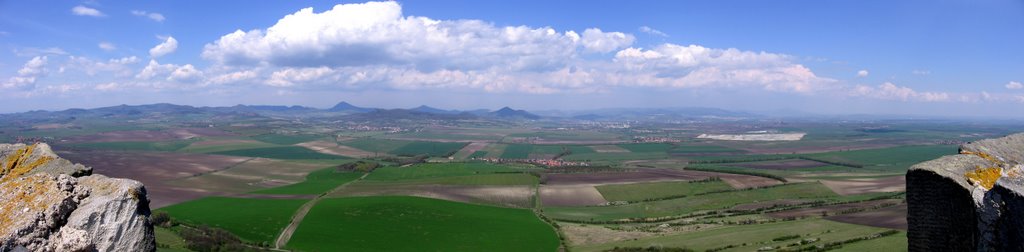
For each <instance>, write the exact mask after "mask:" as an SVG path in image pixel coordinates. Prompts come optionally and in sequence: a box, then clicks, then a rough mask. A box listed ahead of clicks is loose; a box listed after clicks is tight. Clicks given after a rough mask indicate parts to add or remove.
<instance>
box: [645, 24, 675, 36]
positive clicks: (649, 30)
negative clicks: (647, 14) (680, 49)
mask: <svg viewBox="0 0 1024 252" xmlns="http://www.w3.org/2000/svg"><path fill="white" fill-rule="evenodd" d="M640 31H641V32H643V33H647V34H651V35H655V36H659V37H668V34H665V33H664V32H661V31H659V30H657V29H654V28H651V27H648V26H646V25H645V26H640Z"/></svg>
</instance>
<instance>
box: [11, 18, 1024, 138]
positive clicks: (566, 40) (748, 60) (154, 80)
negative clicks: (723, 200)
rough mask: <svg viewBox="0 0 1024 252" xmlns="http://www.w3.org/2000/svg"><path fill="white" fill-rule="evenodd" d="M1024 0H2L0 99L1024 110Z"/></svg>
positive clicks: (19, 103) (26, 103)
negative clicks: (378, 0)
mask: <svg viewBox="0 0 1024 252" xmlns="http://www.w3.org/2000/svg"><path fill="white" fill-rule="evenodd" d="M1022 42H1024V2H1021V1H1010V0H1006V1H881V0H879V1H875V0H867V1H732V0H725V1H720V0H716V1H507V2H497V1H399V2H337V1H330V2H327V1H316V2H300V1H258V2H252V1H118V2H114V1H46V2H42V1H5V0H0V101H2V102H0V113H10V112H21V111H29V110H38V109H44V110H60V109H67V108H94V107H102V106H113V105H120V104H150V103H160V102H167V103H174V104H185V105H194V106H231V105H235V104H261V105H304V106H312V107H321V108H325V107H330V106H332V105H333V104H335V103H337V102H339V101H348V102H350V103H352V104H355V105H358V106H367V107H382V108H410V107H415V106H419V105H429V106H434V107H440V108H445V109H478V108H489V109H496V108H500V107H503V106H511V107H515V108H523V109H528V110H556V109H558V110H582V109H595V108H620V107H660V108H665V107H716V108H724V109H732V110H742V111H753V112H758V111H764V112H770V111H801V112H804V113H811V114H840V115H841V114H879V115H924V116H943V117H957V116H986V117H1005V118H1024V84H1022V82H1024V43H1022Z"/></svg>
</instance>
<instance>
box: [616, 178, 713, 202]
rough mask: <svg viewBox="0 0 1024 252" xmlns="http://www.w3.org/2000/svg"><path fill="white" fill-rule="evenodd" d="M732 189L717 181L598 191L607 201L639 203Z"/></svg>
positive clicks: (678, 182)
mask: <svg viewBox="0 0 1024 252" xmlns="http://www.w3.org/2000/svg"><path fill="white" fill-rule="evenodd" d="M732 189H733V188H732V187H731V186H729V184H726V183H725V182H722V181H717V180H716V181H708V182H686V181H673V182H652V183H636V184H620V185H602V186H597V191H599V192H601V196H604V199H605V200H607V201H639V200H645V199H658V198H664V197H670V196H680V195H692V194H697V193H706V192H715V191H726V190H732Z"/></svg>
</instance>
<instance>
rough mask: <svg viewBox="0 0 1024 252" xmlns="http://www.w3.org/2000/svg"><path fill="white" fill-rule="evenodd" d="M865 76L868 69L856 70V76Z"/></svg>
mask: <svg viewBox="0 0 1024 252" xmlns="http://www.w3.org/2000/svg"><path fill="white" fill-rule="evenodd" d="M867 76H868V70H860V71H857V77H867Z"/></svg>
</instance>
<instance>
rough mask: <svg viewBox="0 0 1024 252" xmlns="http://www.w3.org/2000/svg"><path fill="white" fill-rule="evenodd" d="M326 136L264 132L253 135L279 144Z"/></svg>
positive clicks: (258, 138)
mask: <svg viewBox="0 0 1024 252" xmlns="http://www.w3.org/2000/svg"><path fill="white" fill-rule="evenodd" d="M321 138H324V136H323V135H282V134H264V135H256V136H252V139H256V141H260V142H264V143H272V144H279V145H293V144H297V143H305V142H309V141H313V140H317V139H321Z"/></svg>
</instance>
